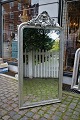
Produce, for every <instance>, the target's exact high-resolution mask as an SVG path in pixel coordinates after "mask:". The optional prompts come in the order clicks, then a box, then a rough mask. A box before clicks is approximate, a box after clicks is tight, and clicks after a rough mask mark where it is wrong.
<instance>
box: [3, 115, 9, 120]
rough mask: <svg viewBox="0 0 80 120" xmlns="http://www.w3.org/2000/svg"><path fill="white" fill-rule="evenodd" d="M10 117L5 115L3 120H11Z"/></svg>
mask: <svg viewBox="0 0 80 120" xmlns="http://www.w3.org/2000/svg"><path fill="white" fill-rule="evenodd" d="M9 118H10V116H8V115H5V116H4V117H2V119H3V120H9Z"/></svg>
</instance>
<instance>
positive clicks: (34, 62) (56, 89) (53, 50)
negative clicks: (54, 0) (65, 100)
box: [18, 11, 63, 109]
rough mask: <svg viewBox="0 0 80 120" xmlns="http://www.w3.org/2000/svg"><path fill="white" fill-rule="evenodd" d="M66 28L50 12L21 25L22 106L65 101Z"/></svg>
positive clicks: (19, 36) (19, 29)
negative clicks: (64, 52) (63, 86)
mask: <svg viewBox="0 0 80 120" xmlns="http://www.w3.org/2000/svg"><path fill="white" fill-rule="evenodd" d="M62 40H63V39H62V28H61V27H60V26H59V25H58V24H56V23H55V22H54V21H53V20H52V19H51V18H50V17H49V15H48V13H47V12H45V11H44V12H43V13H41V14H40V15H39V16H37V17H36V18H34V19H32V20H30V21H28V22H24V23H22V24H21V25H20V26H19V27H18V41H19V42H18V48H19V55H18V60H19V66H18V67H19V74H18V78H19V107H20V108H21V109H22V108H28V107H34V106H39V105H45V104H51V103H56V102H60V101H61V97H62V77H63V41H62Z"/></svg>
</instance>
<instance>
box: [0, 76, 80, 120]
mask: <svg viewBox="0 0 80 120" xmlns="http://www.w3.org/2000/svg"><path fill="white" fill-rule="evenodd" d="M0 120H80V95H79V94H75V93H68V92H63V97H62V102H61V103H57V104H51V105H45V106H40V107H34V108H28V109H25V110H19V108H18V81H17V80H14V79H11V78H7V77H4V76H2V75H0Z"/></svg>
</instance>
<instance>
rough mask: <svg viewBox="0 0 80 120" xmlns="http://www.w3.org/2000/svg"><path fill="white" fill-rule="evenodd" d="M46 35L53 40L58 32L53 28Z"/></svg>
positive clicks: (57, 36) (57, 35)
mask: <svg viewBox="0 0 80 120" xmlns="http://www.w3.org/2000/svg"><path fill="white" fill-rule="evenodd" d="M48 36H49V37H50V38H52V39H53V40H56V39H57V38H59V34H57V33H56V32H55V31H54V30H51V31H50V33H48Z"/></svg>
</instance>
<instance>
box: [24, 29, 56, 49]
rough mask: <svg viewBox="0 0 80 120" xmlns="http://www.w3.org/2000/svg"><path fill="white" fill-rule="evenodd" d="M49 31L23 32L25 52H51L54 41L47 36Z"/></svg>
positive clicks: (34, 30) (30, 30) (26, 30)
mask: <svg viewBox="0 0 80 120" xmlns="http://www.w3.org/2000/svg"><path fill="white" fill-rule="evenodd" d="M48 33H49V30H44V29H36V28H25V29H24V30H23V45H24V50H25V49H26V50H27V51H31V50H38V49H44V50H50V49H52V46H53V42H54V41H53V40H52V39H51V38H49V36H48V35H47V34H48Z"/></svg>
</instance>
